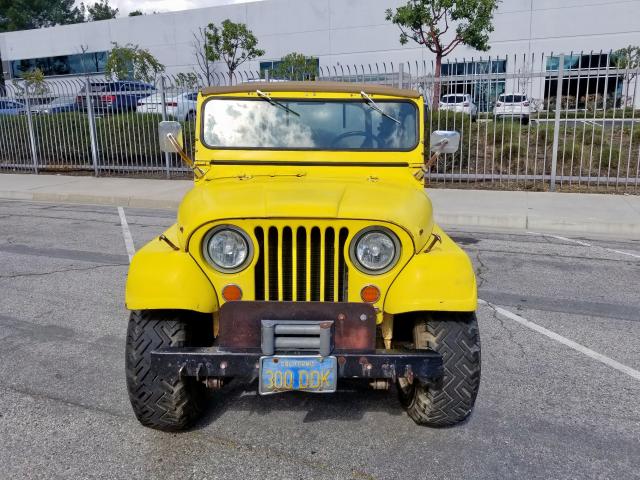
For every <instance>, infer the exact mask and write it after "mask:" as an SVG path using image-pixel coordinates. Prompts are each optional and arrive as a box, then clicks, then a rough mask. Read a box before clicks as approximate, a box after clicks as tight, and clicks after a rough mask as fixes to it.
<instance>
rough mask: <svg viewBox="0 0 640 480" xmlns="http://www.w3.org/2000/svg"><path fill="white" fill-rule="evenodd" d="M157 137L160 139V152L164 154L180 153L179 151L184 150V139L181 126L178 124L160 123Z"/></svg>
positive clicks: (170, 122)
mask: <svg viewBox="0 0 640 480" xmlns="http://www.w3.org/2000/svg"><path fill="white" fill-rule="evenodd" d="M158 136H159V137H160V138H159V140H160V151H162V152H164V153H180V150H183V149H184V138H183V137H182V125H180V122H172V121H164V122H160V124H159V125H158ZM178 147H179V148H178Z"/></svg>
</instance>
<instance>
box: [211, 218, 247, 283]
mask: <svg viewBox="0 0 640 480" xmlns="http://www.w3.org/2000/svg"><path fill="white" fill-rule="evenodd" d="M222 230H233V231H234V232H236V233H238V234H240V236H241V237H242V238H243V239H244V241H245V243H246V245H247V258H245V259H244V261H243V262H242V263H241V264H240V265H238V266H237V267H235V268H224V267H221V266H220V265H218V264H217V263H215V262H214V261H213V260H212V259H211V257H210V256H209V249H208V248H207V247H208V245H209V240H211V238H212V237H213V236H214V235H215V234H216V233H218V232H220V231H222ZM253 252H254V248H253V242H252V241H251V237H249V235H248V234H247V233H246V232H245V231H244V230H242V229H241V228H240V227H236V226H235V225H227V224H225V225H217V226H215V227H213V228H212V229H211V230H209V231H208V232H207V233H206V234H205V236H204V238H203V239H202V255H203V256H204V258H205V259H206V260H207V263H208V264H209V265H211V267H213V268H214V269H216V270H217V271H219V272H220V273H238V272H241V271H242V270H244V269H245V268H247V267H248V266H249V264H251V261H252V260H253Z"/></svg>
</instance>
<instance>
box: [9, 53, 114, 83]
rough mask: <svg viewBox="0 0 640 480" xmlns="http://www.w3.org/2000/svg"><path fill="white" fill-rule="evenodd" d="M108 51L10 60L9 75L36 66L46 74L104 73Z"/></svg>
mask: <svg viewBox="0 0 640 480" xmlns="http://www.w3.org/2000/svg"><path fill="white" fill-rule="evenodd" d="M107 56H108V52H93V53H78V54H74V55H60V56H57V57H43V58H28V59H24V60H13V61H11V75H12V76H13V77H19V76H20V75H22V74H23V73H25V72H29V71H31V70H34V69H36V68H39V69H40V70H42V72H43V73H44V74H45V75H46V76H54V75H82V74H85V73H92V74H93V73H104V67H105V65H106V63H107Z"/></svg>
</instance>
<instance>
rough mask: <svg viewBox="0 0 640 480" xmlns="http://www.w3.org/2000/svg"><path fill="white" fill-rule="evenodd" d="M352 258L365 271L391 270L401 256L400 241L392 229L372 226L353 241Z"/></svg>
mask: <svg viewBox="0 0 640 480" xmlns="http://www.w3.org/2000/svg"><path fill="white" fill-rule="evenodd" d="M350 250H351V260H352V261H353V263H354V264H355V265H356V266H358V267H359V268H360V270H362V271H363V272H365V273H370V274H374V275H375V274H381V273H385V272H388V271H389V270H391V269H392V268H393V267H394V266H395V265H396V263H397V262H398V258H399V257H400V241H399V240H398V237H396V236H395V234H394V233H393V232H391V230H389V229H387V228H384V227H370V228H365V229H364V230H362V231H361V232H360V233H358V235H356V236H355V238H354V239H353V241H352V242H351V248H350Z"/></svg>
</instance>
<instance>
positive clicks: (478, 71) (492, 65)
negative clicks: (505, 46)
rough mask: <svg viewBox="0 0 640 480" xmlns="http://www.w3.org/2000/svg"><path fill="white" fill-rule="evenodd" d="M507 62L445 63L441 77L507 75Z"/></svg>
mask: <svg viewBox="0 0 640 480" xmlns="http://www.w3.org/2000/svg"><path fill="white" fill-rule="evenodd" d="M506 71H507V61H506V60H497V59H496V60H483V61H477V62H458V63H443V64H442V71H441V75H442V76H443V77H452V76H456V75H483V74H484V75H486V74H488V73H496V74H499V73H505V72H506Z"/></svg>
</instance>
